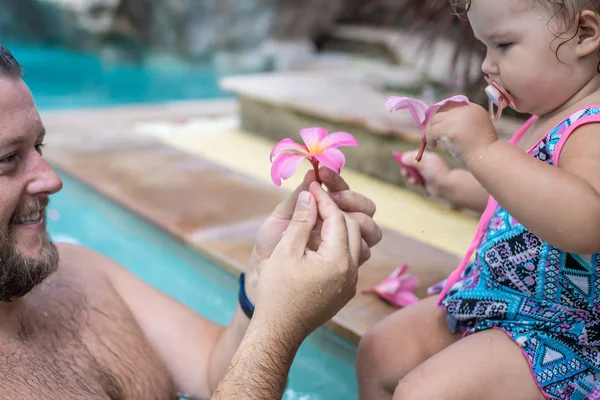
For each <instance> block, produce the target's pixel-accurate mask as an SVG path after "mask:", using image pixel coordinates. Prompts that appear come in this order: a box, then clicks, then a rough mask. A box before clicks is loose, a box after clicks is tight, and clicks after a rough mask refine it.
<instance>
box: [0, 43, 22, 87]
mask: <svg viewBox="0 0 600 400" xmlns="http://www.w3.org/2000/svg"><path fill="white" fill-rule="evenodd" d="M0 77H6V78H11V79H18V78H21V77H23V67H21V64H19V62H18V61H17V60H16V59H15V57H14V56H13V55H12V53H11V52H10V50H8V49H7V48H6V47H4V46H2V45H1V44H0Z"/></svg>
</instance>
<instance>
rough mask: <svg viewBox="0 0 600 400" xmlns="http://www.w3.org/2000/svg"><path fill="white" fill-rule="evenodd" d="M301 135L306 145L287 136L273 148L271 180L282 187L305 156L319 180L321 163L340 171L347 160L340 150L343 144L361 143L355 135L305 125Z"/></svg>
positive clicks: (356, 144)
mask: <svg viewBox="0 0 600 400" xmlns="http://www.w3.org/2000/svg"><path fill="white" fill-rule="evenodd" d="M300 136H301V137H302V140H304V143H305V145H302V144H299V143H296V142H294V141H293V140H292V139H290V138H285V139H283V140H281V141H280V142H279V143H277V144H276V145H275V147H273V151H271V156H270V159H271V162H273V158H274V157H275V162H273V165H272V166H271V179H273V183H274V184H275V185H277V186H281V180H282V179H288V178H290V177H291V176H292V175H293V174H294V172H296V170H297V169H298V167H299V166H300V163H302V161H303V160H304V159H307V160H308V161H310V163H311V164H312V165H313V168H314V169H315V173H316V174H317V181H318V182H319V183H321V181H320V179H319V162H320V163H321V164H323V165H324V166H326V167H327V168H329V169H331V170H333V171H335V172H337V173H338V174H339V173H340V171H341V170H342V167H343V166H344V164H345V163H346V158H345V157H344V154H343V153H342V152H341V151H340V150H339V149H338V147H340V146H360V143H359V142H358V141H357V140H356V139H354V137H353V136H352V135H351V134H349V133H346V132H333V133H331V134H328V132H327V131H326V130H325V129H323V128H319V127H316V128H305V129H301V130H300Z"/></svg>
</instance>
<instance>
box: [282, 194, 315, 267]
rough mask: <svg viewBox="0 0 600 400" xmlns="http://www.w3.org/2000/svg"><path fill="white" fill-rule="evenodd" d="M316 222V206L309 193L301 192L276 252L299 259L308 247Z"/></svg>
mask: <svg viewBox="0 0 600 400" xmlns="http://www.w3.org/2000/svg"><path fill="white" fill-rule="evenodd" d="M316 222H317V204H316V202H315V199H314V197H313V195H312V194H311V193H310V192H306V191H302V192H300V194H299V195H298V201H297V202H296V207H295V210H294V213H293V214H292V218H291V219H290V224H289V225H288V227H287V229H286V230H285V232H284V233H283V236H282V237H281V240H280V241H279V244H278V245H277V248H276V251H279V250H281V251H283V252H286V253H290V254H291V255H294V256H297V257H301V256H302V255H303V254H304V252H305V250H306V246H307V245H308V241H309V239H310V235H311V233H312V229H313V227H314V226H315V224H316Z"/></svg>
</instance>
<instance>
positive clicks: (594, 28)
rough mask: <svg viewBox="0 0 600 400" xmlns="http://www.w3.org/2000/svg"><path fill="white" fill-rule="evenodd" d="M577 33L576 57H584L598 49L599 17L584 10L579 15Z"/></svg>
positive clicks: (599, 39)
mask: <svg viewBox="0 0 600 400" xmlns="http://www.w3.org/2000/svg"><path fill="white" fill-rule="evenodd" d="M578 23H579V31H578V32H577V39H578V42H577V55H578V56H579V57H586V56H588V55H590V54H592V53H596V52H597V51H598V49H600V16H598V14H596V13H595V12H593V11H590V10H585V11H583V12H581V13H580V14H579V20H578Z"/></svg>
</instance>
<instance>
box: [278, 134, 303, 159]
mask: <svg viewBox="0 0 600 400" xmlns="http://www.w3.org/2000/svg"><path fill="white" fill-rule="evenodd" d="M286 151H292V152H295V153H300V154H304V155H308V149H307V148H306V146H303V145H301V144H299V143H296V142H294V141H293V140H292V139H290V138H285V139H283V140H280V141H279V142H278V143H277V144H276V145H275V147H273V150H272V151H271V155H270V156H269V159H270V160H271V162H272V161H273V157H277V156H278V155H279V154H281V153H283V152H286Z"/></svg>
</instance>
